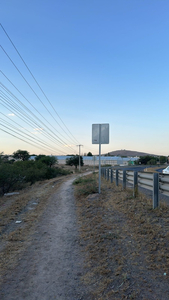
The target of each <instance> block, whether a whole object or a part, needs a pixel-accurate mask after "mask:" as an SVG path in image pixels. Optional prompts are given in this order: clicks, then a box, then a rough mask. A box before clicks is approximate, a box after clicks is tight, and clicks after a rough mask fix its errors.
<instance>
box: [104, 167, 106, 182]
mask: <svg viewBox="0 0 169 300" xmlns="http://www.w3.org/2000/svg"><path fill="white" fill-rule="evenodd" d="M104 178H105V179H106V168H104Z"/></svg>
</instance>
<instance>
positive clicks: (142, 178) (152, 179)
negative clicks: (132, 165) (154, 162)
mask: <svg viewBox="0 0 169 300" xmlns="http://www.w3.org/2000/svg"><path fill="white" fill-rule="evenodd" d="M101 174H102V176H104V177H105V179H107V180H108V181H109V180H110V181H111V182H113V181H115V182H116V185H118V184H119V180H120V181H121V182H122V185H123V189H125V188H126V183H129V184H130V185H131V186H132V187H133V196H136V193H137V188H138V187H142V188H145V189H148V190H151V191H152V192H153V208H156V207H158V206H159V192H160V193H162V194H163V195H166V196H169V175H168V174H162V173H148V172H146V173H145V172H137V171H128V170H118V169H113V168H109V167H102V168H101Z"/></svg>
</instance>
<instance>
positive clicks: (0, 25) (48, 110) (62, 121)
mask: <svg viewBox="0 0 169 300" xmlns="http://www.w3.org/2000/svg"><path fill="white" fill-rule="evenodd" d="M0 26H1V28H2V29H3V31H4V33H5V34H6V36H7V37H8V39H9V41H10V42H11V44H12V46H13V47H14V49H15V51H16V52H17V54H18V55H19V57H20V59H21V60H22V62H23V63H24V65H25V67H26V68H27V70H28V71H29V73H30V74H31V76H32V78H33V79H34V81H35V82H36V84H37V85H38V87H39V89H40V90H41V92H42V93H43V95H44V97H45V98H46V100H47V101H48V103H49V104H50V106H51V107H52V109H53V110H54V112H55V113H56V115H57V116H58V118H59V120H60V121H61V122H62V124H63V125H64V126H65V128H66V130H67V131H68V132H69V134H70V135H71V136H72V137H73V139H74V140H75V141H76V142H78V141H77V139H76V138H75V137H74V136H73V134H72V133H71V132H70V130H69V129H68V127H67V126H66V124H65V123H64V122H63V120H62V119H61V117H60V116H59V114H58V113H57V111H56V110H55V108H54V106H53V105H52V103H51V101H50V100H49V99H48V97H47V96H46V94H45V93H44V91H43V89H42V88H41V86H40V84H39V83H38V81H37V80H36V78H35V76H34V75H33V74H32V72H31V70H30V69H29V67H28V66H27V64H26V62H25V60H24V59H23V58H22V56H21V54H20V53H19V51H18V49H17V48H16V46H15V45H14V43H13V41H12V40H11V38H10V37H9V35H8V34H7V32H6V30H5V28H4V27H3V26H2V24H0ZM5 53H6V52H5ZM6 54H7V53H6ZM9 59H10V58H9ZM10 60H11V59H10ZM11 62H12V61H11ZM12 63H13V62H12ZM17 70H18V69H17ZM18 72H19V70H18ZM19 73H20V72H19ZM20 74H21V73H20ZM21 76H22V75H21ZM26 82H27V81H26ZM27 84H28V85H29V83H28V82H27ZM29 86H30V85H29ZM30 88H31V87H30ZM31 89H32V88H31ZM35 94H36V93H35ZM38 99H39V97H38ZM39 100H40V99H39ZM40 101H41V100H40ZM43 105H44V104H43ZM45 107H46V106H45ZM46 109H47V108H46ZM47 110H48V109H47ZM48 112H49V110H48ZM49 113H50V112H49ZM52 117H53V116H52ZM54 119H55V118H54ZM55 121H56V119H55ZM56 122H57V121H56ZM57 124H58V125H59V126H60V128H61V129H62V130H63V131H64V132H65V133H66V134H67V132H66V131H65V130H64V129H63V127H62V126H61V125H60V124H59V123H58V122H57ZM67 135H68V134H67ZM68 136H69V135H68ZM78 143H79V142H78Z"/></svg>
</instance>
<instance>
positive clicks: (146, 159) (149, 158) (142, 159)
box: [138, 155, 157, 165]
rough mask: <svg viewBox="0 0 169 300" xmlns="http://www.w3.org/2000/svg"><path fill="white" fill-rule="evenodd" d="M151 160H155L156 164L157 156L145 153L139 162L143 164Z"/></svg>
mask: <svg viewBox="0 0 169 300" xmlns="http://www.w3.org/2000/svg"><path fill="white" fill-rule="evenodd" d="M150 162H151V163H152V162H154V164H156V162H157V158H156V157H154V156H152V155H145V156H141V157H140V158H139V160H138V163H141V164H143V165H148V164H149V163H150Z"/></svg>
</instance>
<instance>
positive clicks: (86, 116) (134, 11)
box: [0, 0, 169, 155]
mask: <svg viewBox="0 0 169 300" xmlns="http://www.w3.org/2000/svg"><path fill="white" fill-rule="evenodd" d="M0 19H1V21H0V22H1V26H0V41H1V48H0V69H1V73H0V82H1V86H0V152H4V153H5V154H12V153H13V152H14V151H17V150H18V149H21V150H27V151H28V152H29V153H30V154H47V155H49V154H52V155H64V154H65V155H66V154H76V153H79V148H80V151H81V152H80V153H81V154H85V153H88V152H89V151H90V152H92V153H93V154H95V155H96V154H98V152H99V145H97V144H92V124H104V123H106V124H109V144H103V145H102V146H101V152H102V154H103V153H107V152H111V151H115V150H120V149H126V150H134V151H142V152H146V153H151V154H157V155H169V138H168V127H169V116H168V107H169V105H168V100H169V1H168V0H118V1H117V0H104V1H103V0H85V1H82V0H71V1H70V0H64V1H61V0H48V1H44V0H29V1H28V0H24V1H23V0H15V1H14V0H2V1H1V9H0ZM78 145H82V146H80V147H79V146H78Z"/></svg>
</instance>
